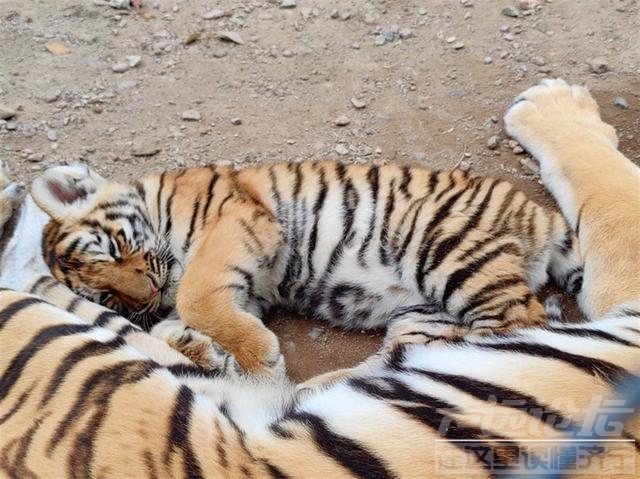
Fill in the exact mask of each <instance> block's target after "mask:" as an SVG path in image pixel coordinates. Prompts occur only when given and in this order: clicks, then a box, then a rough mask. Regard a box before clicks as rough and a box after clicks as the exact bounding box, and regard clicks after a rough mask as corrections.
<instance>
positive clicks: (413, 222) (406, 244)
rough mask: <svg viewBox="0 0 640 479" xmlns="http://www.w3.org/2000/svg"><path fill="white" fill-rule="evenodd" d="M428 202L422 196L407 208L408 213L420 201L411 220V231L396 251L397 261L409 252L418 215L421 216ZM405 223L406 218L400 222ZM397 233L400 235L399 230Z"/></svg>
mask: <svg viewBox="0 0 640 479" xmlns="http://www.w3.org/2000/svg"><path fill="white" fill-rule="evenodd" d="M426 202H427V199H426V198H421V199H419V200H416V201H415V202H414V203H412V204H411V206H410V207H409V209H408V210H407V214H408V213H409V211H411V209H412V208H413V207H414V205H418V203H420V204H419V206H416V211H415V213H414V214H413V219H412V220H411V226H410V228H409V233H407V235H406V236H405V237H404V240H403V242H402V246H401V247H400V249H399V250H398V252H397V253H396V261H397V262H400V261H401V260H402V259H403V258H404V255H405V254H406V253H407V248H408V247H409V244H410V243H411V240H412V239H413V235H414V234H415V231H416V224H417V222H418V217H419V216H420V213H421V212H422V208H423V207H424V204H425V203H426ZM403 223H404V218H403V219H402V221H401V223H400V226H402V224H403ZM396 234H398V235H399V231H397V232H396Z"/></svg>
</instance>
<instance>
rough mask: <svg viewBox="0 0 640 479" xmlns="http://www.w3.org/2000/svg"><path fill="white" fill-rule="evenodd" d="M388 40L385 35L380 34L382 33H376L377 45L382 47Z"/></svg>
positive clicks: (375, 41)
mask: <svg viewBox="0 0 640 479" xmlns="http://www.w3.org/2000/svg"><path fill="white" fill-rule="evenodd" d="M386 41H387V40H386V39H385V37H384V35H382V34H380V35H376V39H375V40H374V43H375V45H376V46H378V47H380V46H382V45H384V44H385V43H386Z"/></svg>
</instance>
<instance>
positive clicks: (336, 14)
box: [329, 8, 340, 20]
mask: <svg viewBox="0 0 640 479" xmlns="http://www.w3.org/2000/svg"><path fill="white" fill-rule="evenodd" d="M329 16H330V17H331V18H333V19H334V20H335V19H336V18H339V17H340V12H339V11H338V9H337V8H334V9H333V10H331V13H330V14H329Z"/></svg>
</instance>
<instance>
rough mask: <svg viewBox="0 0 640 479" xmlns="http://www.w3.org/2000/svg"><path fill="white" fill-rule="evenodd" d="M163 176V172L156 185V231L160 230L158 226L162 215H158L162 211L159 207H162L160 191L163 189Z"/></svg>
mask: <svg viewBox="0 0 640 479" xmlns="http://www.w3.org/2000/svg"><path fill="white" fill-rule="evenodd" d="M165 175H166V173H165V172H162V173H161V174H160V184H159V185H158V195H157V197H156V209H157V211H158V230H160V225H161V224H162V215H161V214H160V212H161V211H162V210H161V209H160V206H161V205H162V190H163V189H164V177H165Z"/></svg>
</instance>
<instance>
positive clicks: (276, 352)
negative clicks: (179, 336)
mask: <svg viewBox="0 0 640 479" xmlns="http://www.w3.org/2000/svg"><path fill="white" fill-rule="evenodd" d="M232 202H233V203H232ZM230 203H232V204H231V205H229V206H228V212H226V213H223V215H222V216H221V218H220V220H219V221H218V222H217V223H216V224H215V225H214V226H213V227H212V228H211V229H210V230H209V231H208V232H207V233H206V236H205V237H204V238H203V239H202V241H201V243H200V245H198V247H197V250H196V252H195V254H194V255H193V257H191V258H189V262H188V264H187V266H186V269H185V273H184V275H183V277H182V280H181V282H180V286H179V288H178V295H177V310H178V315H179V317H180V319H181V320H182V321H184V322H185V323H186V324H187V325H188V326H190V327H192V328H194V329H196V330H198V331H200V332H202V333H205V334H207V335H208V336H210V337H211V338H213V339H214V340H215V341H216V342H217V343H218V344H219V345H220V346H221V347H222V348H223V349H224V350H225V351H227V352H229V353H231V354H233V355H234V356H235V358H236V360H237V361H238V363H240V365H241V366H242V368H243V369H245V370H246V371H249V372H253V373H263V374H273V373H274V372H276V371H280V370H281V369H282V366H283V359H282V355H281V354H280V349H279V346H278V339H277V338H276V336H275V334H273V333H272V332H271V331H270V330H269V329H267V328H266V327H265V326H264V324H263V323H262V321H261V319H260V318H259V315H260V313H261V312H262V311H261V306H262V305H265V304H268V303H270V302H271V301H272V300H273V299H272V297H270V296H271V295H272V294H273V289H274V284H277V280H278V275H279V257H280V256H279V255H280V253H281V250H282V246H283V241H282V234H281V231H280V227H279V225H278V224H277V222H275V220H274V219H273V218H272V217H271V215H269V214H268V212H266V211H265V210H263V209H261V208H260V207H259V206H258V205H256V204H255V203H252V202H251V201H242V200H241V201H234V200H231V202H230Z"/></svg>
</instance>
